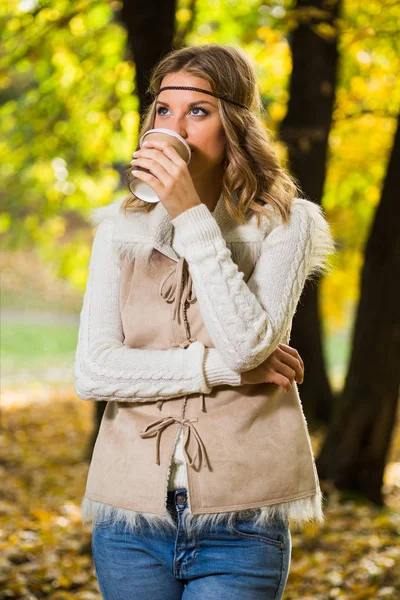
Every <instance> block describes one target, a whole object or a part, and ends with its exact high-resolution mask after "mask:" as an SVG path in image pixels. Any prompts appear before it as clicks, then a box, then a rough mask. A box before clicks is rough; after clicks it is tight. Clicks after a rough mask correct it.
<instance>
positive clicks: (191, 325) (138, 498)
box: [85, 238, 322, 519]
mask: <svg viewBox="0 0 400 600" xmlns="http://www.w3.org/2000/svg"><path fill="white" fill-rule="evenodd" d="M116 239H117V238H116ZM242 246H243V244H242ZM173 255H174V253H173V252H170V251H168V252H163V246H162V244H159V245H158V247H157V248H152V250H151V257H152V265H153V267H154V268H152V269H151V270H149V269H148V266H147V265H146V263H145V262H144V260H142V259H141V257H140V256H139V255H138V256H135V257H134V258H132V256H129V255H125V257H124V258H123V259H122V266H121V269H122V270H121V289H120V309H121V318H122V322H123V330H124V335H125V342H124V343H125V345H126V346H128V347H131V348H147V349H158V350H163V349H168V348H171V347H177V348H185V347H187V345H188V344H190V343H192V342H193V341H195V340H200V341H201V342H203V344H204V345H205V346H206V347H214V344H213V342H212V340H211V338H210V336H209V335H208V333H207V330H206V328H205V326H204V323H203V319H202V316H201V314H200V311H199V308H198V303H197V302H196V294H195V290H194V286H193V285H192V280H191V277H190V273H189V270H188V268H187V263H186V261H185V259H184V258H181V259H178V258H174V256H173ZM253 266H254V264H253V263H252V261H251V260H244V261H243V262H241V264H240V269H241V270H242V271H243V273H244V281H247V280H248V278H249V276H250V274H251V271H252V268H253ZM288 341H289V332H287V336H286V339H283V340H282V342H285V343H288ZM181 427H183V428H184V433H185V455H186V458H187V474H188V500H189V508H190V511H191V513H192V514H193V515H206V514H209V513H221V512H228V511H239V510H245V509H251V508H257V507H269V506H272V505H278V504H279V505H280V504H281V503H285V505H284V506H285V507H288V509H289V508H290V509H291V512H290V511H289V510H288V511H287V513H286V514H289V515H298V517H299V519H300V518H302V516H303V515H302V511H303V509H304V511H306V512H307V513H310V506H312V510H311V513H310V516H311V517H312V518H315V519H321V518H322V517H321V516H319V517H318V515H320V510H321V496H320V488H319V482H318V476H317V472H316V468H315V463H314V458H313V453H312V449H311V444H310V438H309V434H308V431H307V424H306V420H305V417H304V414H303V411H302V407H301V403H300V398H299V394H298V390H297V386H296V383H294V384H293V385H292V387H291V389H290V391H289V392H285V391H284V390H283V389H282V388H281V387H279V386H278V385H276V384H269V383H266V384H252V385H248V384H247V385H241V386H238V387H231V386H217V387H214V388H213V389H212V392H211V393H210V394H198V393H193V394H190V395H188V396H186V397H180V398H175V399H171V400H164V401H159V402H118V401H110V402H108V404H107V407H106V410H105V413H104V416H103V419H102V423H101V427H100V431H99V435H98V438H97V441H96V444H95V448H94V453H93V457H92V461H91V465H90V470H89V474H88V479H87V487H86V492H85V496H86V498H89V499H92V500H97V501H100V502H104V503H107V504H110V505H112V506H115V507H120V508H124V509H128V510H132V511H138V512H145V513H151V514H154V515H163V514H165V512H166V496H167V486H168V476H169V471H170V465H171V458H172V454H173V450H174V444H175V441H176V438H177V435H178V432H179V430H180V428H181ZM303 500H304V503H302V501H303ZM307 501H308V503H307ZM286 503H287V504H286Z"/></svg>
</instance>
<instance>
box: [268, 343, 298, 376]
mask: <svg viewBox="0 0 400 600" xmlns="http://www.w3.org/2000/svg"><path fill="white" fill-rule="evenodd" d="M270 366H272V367H273V368H274V369H275V370H277V371H281V370H283V367H284V366H285V367H286V368H289V369H290V370H291V371H293V372H294V374H295V377H296V381H297V382H298V383H302V382H303V379H304V370H303V367H302V365H301V364H300V362H299V360H298V359H297V358H296V357H295V356H293V355H292V354H291V353H289V352H285V351H284V350H282V349H281V348H277V352H276V353H275V355H274V359H273V360H271V363H270ZM283 372H284V374H285V375H286V374H287V371H286V370H284V371H283Z"/></svg>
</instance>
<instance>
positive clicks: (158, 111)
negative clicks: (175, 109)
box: [157, 106, 209, 116]
mask: <svg viewBox="0 0 400 600" xmlns="http://www.w3.org/2000/svg"><path fill="white" fill-rule="evenodd" d="M164 109H165V110H168V109H167V107H166V106H159V107H158V109H157V114H158V115H161V116H164V115H165V113H162V112H160V111H161V110H164ZM193 110H202V111H203V116H205V115H208V114H209V113H208V110H206V109H205V108H202V107H201V106H192V111H193ZM197 114H199V113H197ZM200 116H202V115H200Z"/></svg>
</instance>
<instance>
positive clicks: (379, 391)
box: [317, 122, 400, 505]
mask: <svg viewBox="0 0 400 600" xmlns="http://www.w3.org/2000/svg"><path fill="white" fill-rule="evenodd" d="M399 171H400V124H399V122H398V123H397V131H396V134H395V138H394V144H393V149H392V153H391V157H390V161H389V167H388V171H387V174H386V179H385V182H384V186H383V190H382V197H381V201H380V204H379V206H378V208H377V210H376V214H375V218H374V222H373V225H372V228H371V232H370V236H369V239H368V243H367V247H366V252H365V261H364V266H363V270H362V276H361V295H360V298H361V299H360V303H359V306H358V311H357V317H356V322H355V326H354V333H353V343H352V355H351V360H350V365H349V370H348V374H347V377H346V381H345V385H344V390H343V394H342V395H341V397H340V401H339V403H338V404H337V407H336V410H335V416H334V419H333V421H332V424H331V427H330V429H329V432H328V435H327V438H326V441H325V443H324V445H323V447H322V450H321V453H320V456H319V457H318V460H317V468H318V473H319V475H320V477H321V478H322V479H331V480H333V482H334V484H335V485H336V487H337V488H338V489H340V490H349V491H353V492H356V493H360V494H362V495H364V496H365V497H367V498H368V499H369V500H371V501H372V502H375V503H376V504H379V505H381V504H382V503H383V500H382V493H381V486H382V478H383V472H384V468H385V464H386V456H387V452H388V448H389V445H390V441H391V438H392V434H393V429H394V426H395V423H396V410H397V404H398V396H399V383H400V369H399V365H400V300H399V298H400V209H399V204H398V173H399Z"/></svg>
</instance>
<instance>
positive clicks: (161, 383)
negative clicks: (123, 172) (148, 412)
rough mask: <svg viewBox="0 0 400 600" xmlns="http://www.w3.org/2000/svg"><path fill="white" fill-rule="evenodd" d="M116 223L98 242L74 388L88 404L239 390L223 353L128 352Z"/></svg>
mask: <svg viewBox="0 0 400 600" xmlns="http://www.w3.org/2000/svg"><path fill="white" fill-rule="evenodd" d="M113 227H114V223H113V221H112V220H111V219H105V220H104V221H102V222H101V223H100V225H99V227H98V229H97V232H96V235H95V238H94V240H93V246H92V254H91V258H90V263H89V274H88V281H87V286H86V291H85V295H84V299H83V306H82V310H81V314H80V324H79V332H78V344H77V349H76V354H75V363H74V382H75V389H76V393H77V395H78V396H79V397H80V398H81V399H82V400H118V401H131V402H138V401H143V402H144V401H146V402H148V401H150V400H151V401H154V402H155V401H157V400H158V399H168V398H174V397H177V396H182V395H185V394H190V393H195V392H197V393H201V392H203V393H210V391H211V389H212V386H214V385H223V384H228V385H239V384H240V383H241V381H240V375H238V374H237V373H236V372H233V371H231V370H230V369H229V368H228V367H227V366H226V365H225V364H224V362H223V361H222V359H221V357H220V355H219V352H218V350H216V349H215V348H205V347H204V345H203V344H202V343H201V342H200V341H196V342H194V343H193V344H191V345H190V346H189V347H188V348H187V349H182V348H178V349H175V348H174V349H171V350H146V349H135V348H128V347H127V346H125V345H124V343H123V341H124V334H123V328H122V322H121V315H120V308H119V292H120V274H121V268H120V263H119V262H117V260H116V259H115V257H114V255H113V251H112V243H111V242H112V232H113Z"/></svg>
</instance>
